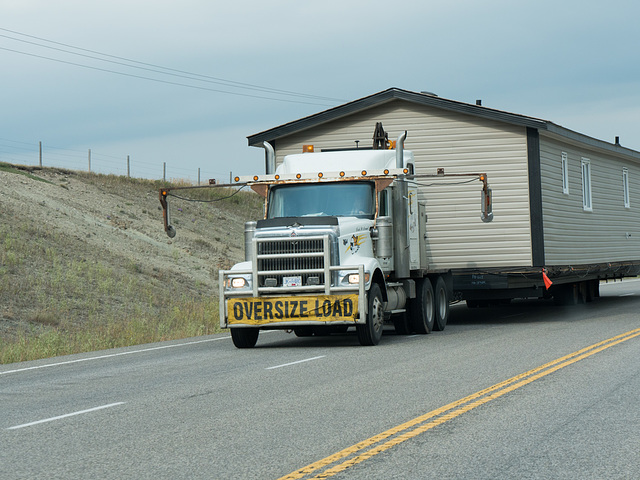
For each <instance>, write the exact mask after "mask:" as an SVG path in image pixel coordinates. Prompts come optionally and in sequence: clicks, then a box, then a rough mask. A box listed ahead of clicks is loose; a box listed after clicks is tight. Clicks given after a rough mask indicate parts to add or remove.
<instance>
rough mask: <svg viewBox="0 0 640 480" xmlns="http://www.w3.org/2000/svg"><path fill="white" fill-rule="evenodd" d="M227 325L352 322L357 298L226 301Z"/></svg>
mask: <svg viewBox="0 0 640 480" xmlns="http://www.w3.org/2000/svg"><path fill="white" fill-rule="evenodd" d="M227 315H228V320H227V323H229V324H234V323H235V324H238V323H241V324H245V325H246V324H250V325H260V324H264V323H273V322H290V321H297V320H300V321H311V322H336V321H346V322H355V321H356V318H357V317H358V295H320V296H317V297H275V298H232V299H229V300H228V301H227Z"/></svg>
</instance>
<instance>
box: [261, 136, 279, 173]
mask: <svg viewBox="0 0 640 480" xmlns="http://www.w3.org/2000/svg"><path fill="white" fill-rule="evenodd" d="M262 148H264V157H265V158H264V170H265V172H264V173H266V174H267V175H272V174H274V173H275V172H276V152H275V150H274V149H273V147H272V146H271V144H270V143H269V142H266V141H265V142H263V143H262Z"/></svg>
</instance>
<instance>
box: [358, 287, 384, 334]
mask: <svg viewBox="0 0 640 480" xmlns="http://www.w3.org/2000/svg"><path fill="white" fill-rule="evenodd" d="M367 302H368V307H369V310H368V312H367V321H366V323H365V324H364V325H356V333H357V334H358V341H359V342H360V345H363V346H370V345H377V344H378V343H380V339H381V338H382V330H383V329H384V302H383V300H382V292H381V291H380V286H378V284H377V283H372V284H371V288H370V289H369V295H368V298H367Z"/></svg>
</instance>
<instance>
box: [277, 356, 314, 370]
mask: <svg viewBox="0 0 640 480" xmlns="http://www.w3.org/2000/svg"><path fill="white" fill-rule="evenodd" d="M324 357H326V355H320V356H319V357H313V358H306V359H304V360H298V361H297V362H291V363H283V364H282V365H276V366H275V367H267V368H265V370H274V369H276V368H282V367H288V366H290V365H296V364H298V363H304V362H310V361H312V360H318V359H320V358H324Z"/></svg>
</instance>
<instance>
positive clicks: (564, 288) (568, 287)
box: [553, 283, 580, 307]
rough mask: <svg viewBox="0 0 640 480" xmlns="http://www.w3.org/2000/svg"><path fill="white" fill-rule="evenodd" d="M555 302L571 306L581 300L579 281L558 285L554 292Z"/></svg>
mask: <svg viewBox="0 0 640 480" xmlns="http://www.w3.org/2000/svg"><path fill="white" fill-rule="evenodd" d="M553 302H554V303H555V304H556V305H560V306H563V307H570V306H574V305H577V304H578V303H579V302H580V287H579V285H578V284H577V283H565V284H563V285H557V286H556V287H555V292H554V293H553Z"/></svg>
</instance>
